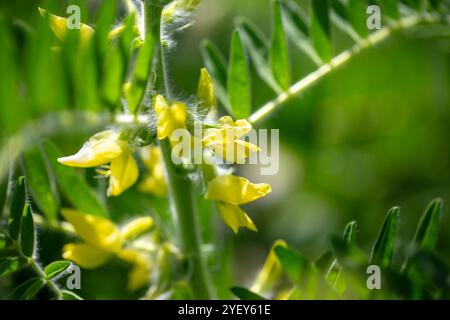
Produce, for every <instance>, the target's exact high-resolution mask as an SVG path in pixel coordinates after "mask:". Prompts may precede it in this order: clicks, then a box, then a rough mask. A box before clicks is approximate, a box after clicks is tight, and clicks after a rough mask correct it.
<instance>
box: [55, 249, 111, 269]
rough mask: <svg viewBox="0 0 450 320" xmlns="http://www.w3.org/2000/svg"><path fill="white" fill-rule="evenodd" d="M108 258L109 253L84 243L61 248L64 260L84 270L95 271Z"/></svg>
mask: <svg viewBox="0 0 450 320" xmlns="http://www.w3.org/2000/svg"><path fill="white" fill-rule="evenodd" d="M110 257H111V253H109V252H107V251H104V250H101V249H98V248H96V247H93V246H90V245H88V244H84V243H69V244H66V245H65V246H64V247H63V258H64V259H66V260H70V261H73V262H74V263H76V264H77V265H79V266H80V267H83V268H86V269H95V268H97V267H99V266H100V265H102V264H104V263H105V262H106V261H107V260H108V259H109V258H110Z"/></svg>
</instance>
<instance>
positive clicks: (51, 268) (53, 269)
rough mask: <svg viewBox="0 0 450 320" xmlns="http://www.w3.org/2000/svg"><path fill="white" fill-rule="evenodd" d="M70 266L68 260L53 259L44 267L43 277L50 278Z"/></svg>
mask: <svg viewBox="0 0 450 320" xmlns="http://www.w3.org/2000/svg"><path fill="white" fill-rule="evenodd" d="M69 267H70V262H69V261H55V262H52V263H50V264H49V265H48V266H46V267H45V269H44V272H45V277H46V278H47V279H48V280H50V279H52V278H54V277H56V276H58V275H59V274H60V273H62V272H64V271H65V270H66V269H67V268H69Z"/></svg>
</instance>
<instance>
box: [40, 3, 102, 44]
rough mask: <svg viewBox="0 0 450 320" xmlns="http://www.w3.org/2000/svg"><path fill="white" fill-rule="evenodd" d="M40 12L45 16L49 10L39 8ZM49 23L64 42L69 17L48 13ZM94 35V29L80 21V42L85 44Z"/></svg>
mask: <svg viewBox="0 0 450 320" xmlns="http://www.w3.org/2000/svg"><path fill="white" fill-rule="evenodd" d="M39 12H40V14H41V16H43V17H45V15H46V13H47V10H45V9H42V8H39ZM48 19H49V21H48V22H49V25H50V28H51V29H52V30H53V32H54V33H55V36H56V37H57V38H58V39H59V40H60V41H61V42H64V40H65V39H66V35H67V30H68V27H67V24H68V19H66V18H63V17H60V16H56V15H54V14H51V13H48ZM93 35H94V29H92V28H91V27H90V26H88V25H87V24H84V23H80V43H81V44H83V45H85V44H87V43H89V42H90V40H91V39H92V36H93Z"/></svg>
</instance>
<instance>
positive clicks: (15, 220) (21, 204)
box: [8, 177, 26, 240]
mask: <svg viewBox="0 0 450 320" xmlns="http://www.w3.org/2000/svg"><path fill="white" fill-rule="evenodd" d="M25 203H26V191H25V177H20V178H19V180H18V181H17V184H16V186H15V188H14V192H13V195H12V199H11V206H10V213H9V221H8V225H9V235H10V236H11V238H12V239H14V240H17V239H18V238H19V233H20V227H21V225H22V217H23V213H24V209H25Z"/></svg>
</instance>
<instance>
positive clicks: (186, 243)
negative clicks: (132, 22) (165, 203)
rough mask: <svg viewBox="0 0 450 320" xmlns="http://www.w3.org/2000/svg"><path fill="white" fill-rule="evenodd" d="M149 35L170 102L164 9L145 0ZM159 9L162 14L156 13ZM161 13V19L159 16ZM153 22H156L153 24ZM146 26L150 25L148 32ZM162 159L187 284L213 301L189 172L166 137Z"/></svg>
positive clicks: (160, 83) (157, 81)
mask: <svg viewBox="0 0 450 320" xmlns="http://www.w3.org/2000/svg"><path fill="white" fill-rule="evenodd" d="M144 8H145V12H150V15H151V17H150V18H149V17H148V14H147V13H146V18H145V21H146V32H151V33H152V35H153V41H155V51H154V59H155V60H154V66H155V67H156V77H157V78H156V79H154V84H155V85H154V90H155V91H156V90H158V91H159V92H164V94H165V96H166V98H167V99H168V100H170V99H171V98H172V94H171V92H170V87H169V83H168V75H167V63H166V59H165V58H166V57H165V54H164V43H162V42H161V13H162V8H161V7H159V8H155V5H154V1H152V0H146V1H145V6H144ZM157 10H159V11H157ZM155 12H158V14H159V17H156V15H155ZM152 19H153V21H151V20H152ZM147 26H151V27H150V28H151V29H148V27H147ZM160 146H161V150H162V155H163V160H164V164H165V167H166V172H167V179H168V182H169V183H168V184H169V191H170V200H171V202H172V207H173V210H174V212H175V215H176V217H177V220H178V221H177V222H178V230H179V233H180V241H181V248H182V251H183V255H184V257H185V259H186V261H187V264H188V281H189V284H190V288H191V290H192V293H193V296H194V298H195V299H213V298H214V297H215V296H214V293H213V290H212V286H211V280H210V274H209V272H208V269H207V265H206V262H205V259H204V257H203V252H202V250H201V247H202V238H201V230H200V222H199V218H198V213H197V210H196V205H195V195H194V188H193V183H192V181H191V179H190V178H189V176H188V172H187V171H186V170H185V169H184V168H183V167H182V166H179V165H176V164H175V163H174V162H173V161H172V152H171V145H170V142H169V140H168V139H167V138H166V139H164V140H162V141H160Z"/></svg>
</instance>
